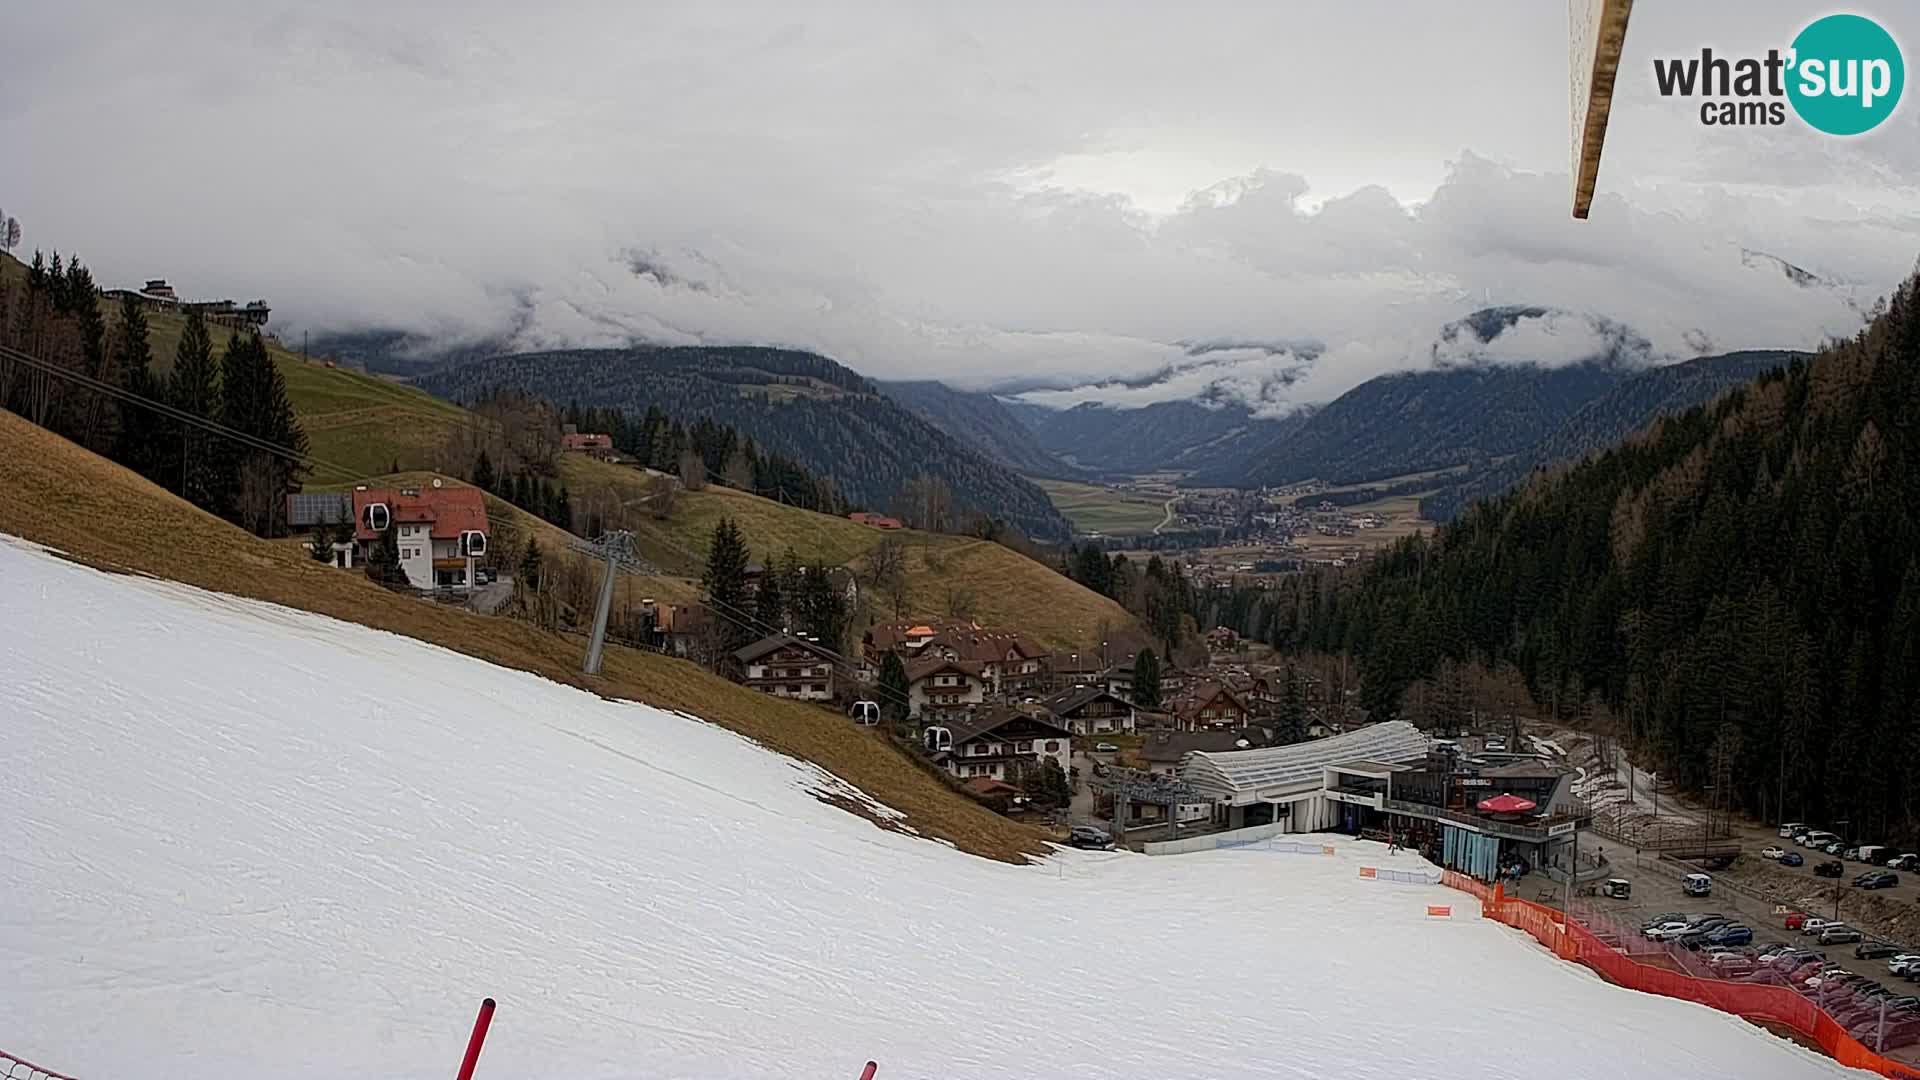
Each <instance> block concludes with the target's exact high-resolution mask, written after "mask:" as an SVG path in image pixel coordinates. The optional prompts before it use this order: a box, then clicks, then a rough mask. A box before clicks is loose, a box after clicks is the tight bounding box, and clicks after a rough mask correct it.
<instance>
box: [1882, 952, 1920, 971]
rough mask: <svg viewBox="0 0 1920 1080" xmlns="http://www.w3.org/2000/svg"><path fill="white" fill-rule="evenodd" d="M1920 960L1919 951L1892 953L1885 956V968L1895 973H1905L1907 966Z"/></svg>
mask: <svg viewBox="0 0 1920 1080" xmlns="http://www.w3.org/2000/svg"><path fill="white" fill-rule="evenodd" d="M1916 962H1920V953H1894V954H1893V955H1892V956H1889V957H1888V958H1887V970H1888V971H1890V972H1892V973H1893V974H1895V975H1905V974H1906V973H1907V968H1908V967H1909V966H1911V965H1912V964H1914V963H1916Z"/></svg>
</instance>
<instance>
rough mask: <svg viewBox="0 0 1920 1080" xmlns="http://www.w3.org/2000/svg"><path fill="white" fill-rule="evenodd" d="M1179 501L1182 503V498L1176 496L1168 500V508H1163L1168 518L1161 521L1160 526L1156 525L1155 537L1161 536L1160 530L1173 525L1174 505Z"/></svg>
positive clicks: (1154, 528)
mask: <svg viewBox="0 0 1920 1080" xmlns="http://www.w3.org/2000/svg"><path fill="white" fill-rule="evenodd" d="M1179 501H1180V496H1178V495H1175V496H1174V497H1173V498H1171V499H1168V500H1167V505H1166V506H1164V507H1162V508H1161V509H1162V510H1163V511H1164V512H1165V513H1166V516H1165V517H1163V518H1161V519H1160V524H1158V525H1155V526H1154V527H1153V533H1154V535H1155V536H1158V535H1160V530H1162V529H1164V528H1166V527H1167V526H1169V525H1171V524H1173V507H1174V504H1176V503H1178V502H1179Z"/></svg>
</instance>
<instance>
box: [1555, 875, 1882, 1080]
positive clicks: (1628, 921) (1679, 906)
mask: <svg viewBox="0 0 1920 1080" xmlns="http://www.w3.org/2000/svg"><path fill="white" fill-rule="evenodd" d="M1823 858H1824V856H1823ZM1848 865H1849V867H1850V868H1851V869H1850V870H1849V872H1848V875H1847V877H1846V878H1843V879H1842V881H1843V883H1844V882H1845V881H1850V880H1852V878H1853V876H1854V875H1855V874H1859V873H1861V872H1863V871H1864V870H1865V867H1861V866H1858V864H1848ZM1636 867H1637V870H1636ZM1615 868H1616V872H1618V873H1620V875H1621V876H1623V877H1628V878H1630V879H1632V881H1633V882H1634V889H1633V898H1632V899H1630V900H1613V899H1607V898H1603V897H1580V898H1579V899H1578V900H1577V901H1575V904H1574V909H1573V916H1574V918H1575V919H1577V920H1579V921H1581V922H1583V923H1585V924H1587V925H1588V926H1589V927H1591V928H1594V929H1596V931H1599V930H1602V929H1604V930H1608V931H1611V933H1612V934H1613V936H1615V937H1616V938H1617V939H1618V941H1619V947H1620V948H1622V949H1623V950H1624V951H1626V952H1628V953H1629V954H1631V955H1634V956H1635V957H1636V958H1637V959H1641V960H1642V961H1643V962H1649V963H1657V964H1661V965H1663V966H1669V967H1672V968H1674V969H1675V970H1679V971H1685V972H1688V973H1689V974H1693V975H1697V976H1700V977H1702V978H1713V977H1716V972H1715V970H1714V969H1713V968H1712V967H1710V966H1708V964H1707V963H1706V956H1705V954H1703V953H1699V952H1692V951H1689V950H1687V949H1684V948H1682V947H1680V946H1678V945H1670V944H1664V943H1657V942H1653V941H1649V940H1647V939H1646V938H1645V937H1643V936H1642V935H1641V933H1640V930H1641V926H1642V924H1643V923H1644V922H1645V921H1646V920H1647V919H1649V918H1651V917H1653V916H1654V915H1656V914H1661V913H1667V912H1681V913H1685V914H1689V915H1691V914H1701V913H1707V912H1717V913H1720V914H1722V915H1725V916H1727V917H1728V918H1729V919H1732V920H1733V921H1735V922H1738V923H1741V924H1744V925H1746V926H1749V927H1751V928H1752V929H1753V934H1754V936H1753V942H1752V944H1751V945H1749V946H1747V947H1745V948H1746V949H1747V950H1751V951H1753V952H1756V953H1757V952H1758V951H1759V950H1761V949H1763V948H1765V947H1766V946H1768V945H1771V944H1775V943H1785V944H1788V945H1792V946H1795V947H1800V948H1807V949H1812V950H1814V951H1816V952H1819V953H1822V954H1824V955H1825V957H1826V959H1827V960H1829V961H1831V962H1832V963H1835V964H1837V965H1839V967H1840V968H1842V969H1844V970H1845V971H1847V972H1851V973H1854V974H1857V975H1861V976H1864V977H1866V978H1868V979H1871V980H1874V981H1876V982H1878V983H1880V984H1881V985H1882V986H1885V987H1886V988H1887V989H1888V990H1889V991H1891V992H1892V994H1893V995H1909V994H1911V995H1915V996H1920V982H1909V981H1907V980H1905V979H1903V978H1901V977H1900V976H1897V975H1893V974H1890V973H1889V972H1888V970H1887V962H1886V960H1884V959H1878V960H1863V959H1860V958H1859V957H1857V956H1855V955H1854V949H1855V946H1854V945H1852V944H1844V945H1841V944H1836V945H1825V946H1823V945H1820V944H1818V943H1817V942H1816V941H1815V940H1814V939H1813V938H1811V937H1807V936H1803V935H1801V934H1800V933H1799V932H1797V931H1794V930H1789V929H1787V928H1786V925H1785V921H1786V918H1785V916H1784V915H1781V914H1776V913H1775V910H1774V909H1775V907H1776V906H1778V905H1777V904H1775V903H1773V902H1771V901H1765V900H1760V899H1757V898H1755V897H1752V896H1749V895H1746V894H1743V893H1740V892H1737V891H1735V890H1733V889H1730V888H1724V887H1717V888H1716V889H1715V890H1714V892H1713V894H1712V895H1711V896H1707V897H1689V896H1686V895H1684V894H1683V893H1682V892H1681V890H1680V878H1679V877H1678V876H1677V875H1675V872H1674V871H1673V870H1672V869H1670V868H1668V867H1665V866H1662V867H1658V868H1656V867H1655V866H1654V865H1653V860H1651V858H1649V857H1642V858H1640V859H1637V860H1635V859H1632V858H1629V857H1626V856H1622V857H1620V858H1617V859H1616V862H1615ZM1716 879H1717V875H1716ZM1812 881H1818V882H1819V883H1820V884H1821V885H1823V886H1827V887H1828V890H1827V891H1828V893H1829V894H1831V892H1832V890H1831V885H1832V882H1831V881H1830V880H1829V879H1824V878H1817V879H1811V881H1810V882H1809V885H1810V886H1811V883H1812ZM1843 888H1844V884H1843ZM1852 891H1853V890H1848V892H1852ZM1847 899H1849V897H1848V896H1846V895H1845V894H1843V895H1842V903H1841V911H1840V915H1841V921H1846V920H1845V916H1846V909H1845V904H1846V901H1847ZM1800 910H1805V911H1808V913H1809V914H1812V915H1814V916H1817V917H1820V918H1831V917H1832V916H1833V915H1834V911H1833V908H1832V905H1831V903H1830V902H1828V903H1827V904H1826V905H1825V906H1824V907H1822V906H1816V905H1803V906H1801V908H1800ZM1867 940H1868V941H1872V940H1874V939H1873V938H1872V937H1870V936H1869V937H1868V938H1867ZM1915 951H1920V950H1915ZM1797 989H1799V990H1800V991H1801V992H1803V993H1806V992H1808V990H1809V988H1807V987H1805V986H1801V987H1797ZM1813 992H1815V993H1817V992H1818V989H1817V988H1813ZM1887 1054H1888V1056H1889V1057H1893V1058H1896V1059H1898V1060H1901V1061H1907V1062H1916V1063H1920V1040H1916V1042H1915V1043H1913V1044H1909V1045H1906V1046H1902V1047H1899V1048H1894V1049H1889V1050H1888V1051H1887Z"/></svg>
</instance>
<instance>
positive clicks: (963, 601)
mask: <svg viewBox="0 0 1920 1080" xmlns="http://www.w3.org/2000/svg"><path fill="white" fill-rule="evenodd" d="M973 604H974V597H973V590H972V589H969V588H967V587H966V586H965V585H949V586H947V615H948V617H950V618H955V619H971V618H973Z"/></svg>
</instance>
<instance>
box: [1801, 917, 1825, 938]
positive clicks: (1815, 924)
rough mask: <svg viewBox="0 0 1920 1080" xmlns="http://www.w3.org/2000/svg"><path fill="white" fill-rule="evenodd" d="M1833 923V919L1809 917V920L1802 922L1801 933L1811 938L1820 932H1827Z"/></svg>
mask: <svg viewBox="0 0 1920 1080" xmlns="http://www.w3.org/2000/svg"><path fill="white" fill-rule="evenodd" d="M1831 923H1832V920H1831V919H1822V918H1819V917H1817V916H1809V917H1808V918H1805V919H1802V920H1800V933H1801V934H1803V935H1805V936H1808V937H1811V936H1813V935H1814V934H1818V933H1819V932H1820V931H1822V930H1825V929H1826V928H1827V927H1828V926H1829V925H1830V924H1831Z"/></svg>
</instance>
